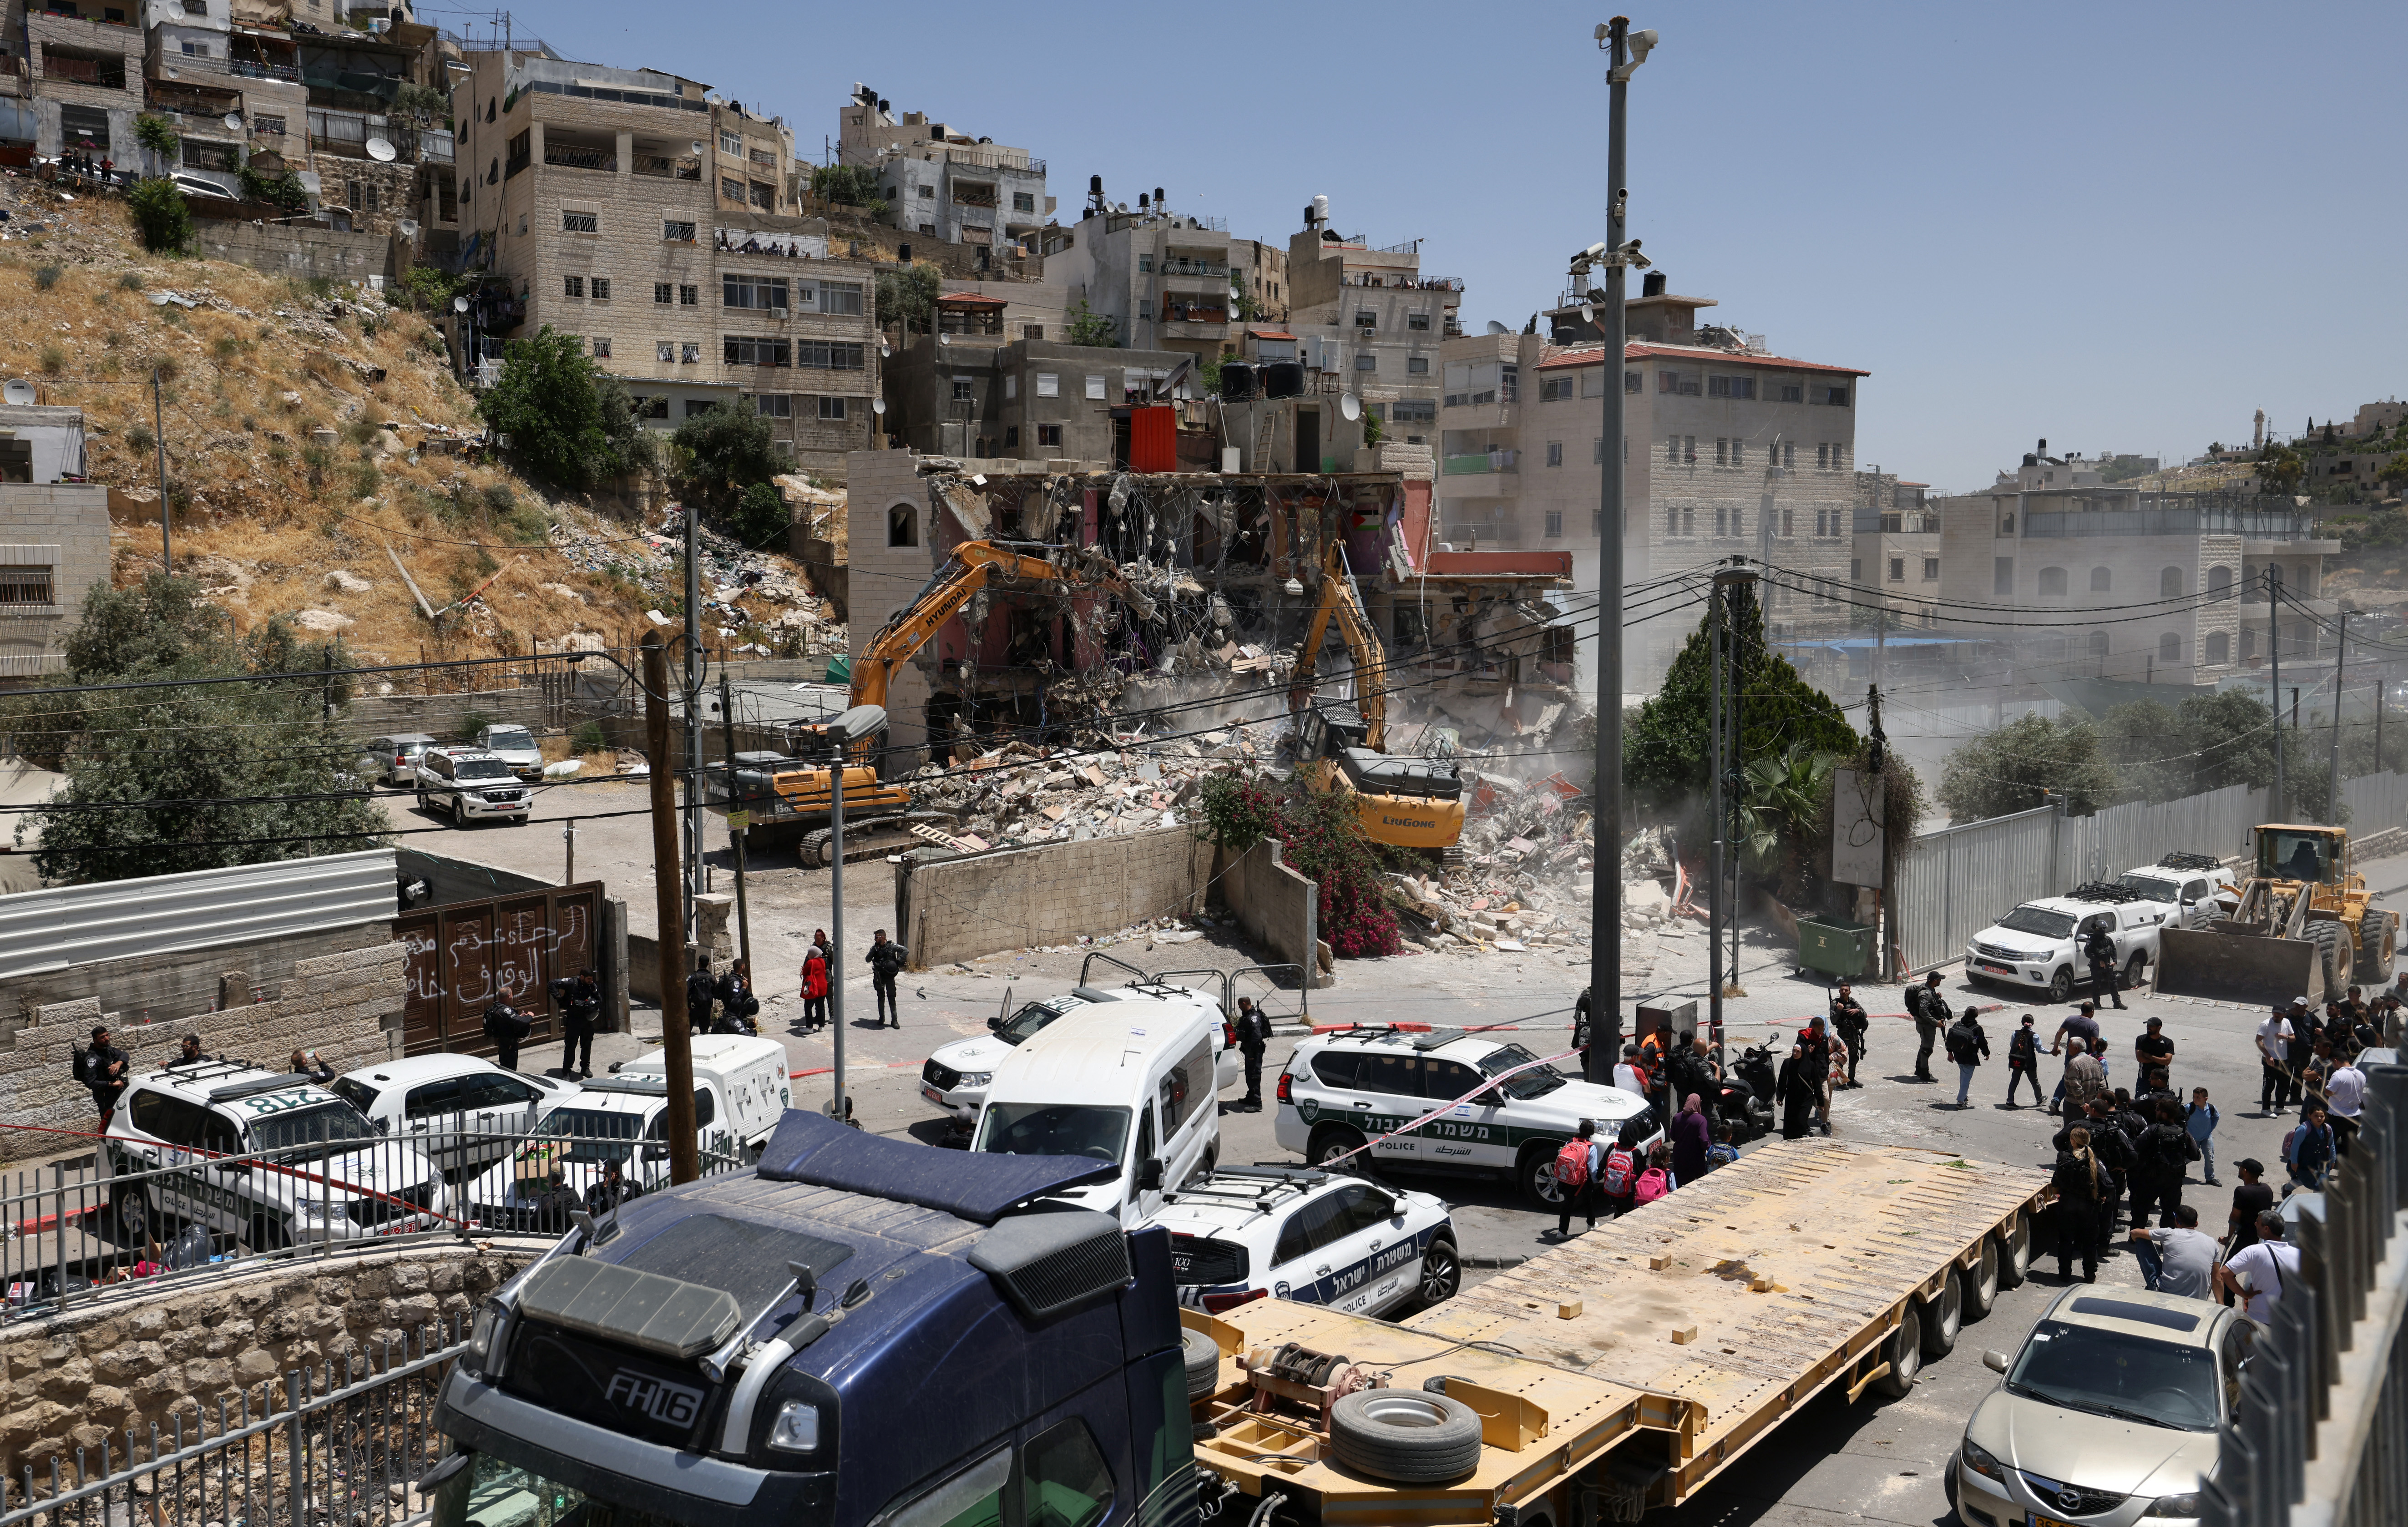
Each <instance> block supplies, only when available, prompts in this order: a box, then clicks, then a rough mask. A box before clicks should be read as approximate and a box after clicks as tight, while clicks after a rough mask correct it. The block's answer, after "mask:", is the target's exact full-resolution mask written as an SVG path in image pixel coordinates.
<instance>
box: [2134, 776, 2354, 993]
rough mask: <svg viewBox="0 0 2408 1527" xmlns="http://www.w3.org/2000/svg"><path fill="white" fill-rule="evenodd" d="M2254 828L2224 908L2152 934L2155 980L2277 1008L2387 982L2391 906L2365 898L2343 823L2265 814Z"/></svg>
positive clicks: (2163, 986)
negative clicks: (2231, 902) (2192, 923)
mask: <svg viewBox="0 0 2408 1527" xmlns="http://www.w3.org/2000/svg"><path fill="white" fill-rule="evenodd" d="M2254 835H2255V838H2256V842H2257V863H2256V864H2255V865H2254V866H2253V867H2252V871H2251V874H2250V878H2248V879H2246V880H2244V881H2243V882H2242V884H2241V886H2240V889H2239V891H2238V892H2237V895H2238V897H2239V900H2238V903H2237V905H2235V906H2233V907H2232V908H2231V910H2230V912H2229V915H2228V916H2225V917H2220V918H2215V919H2213V920H2210V921H2209V922H2208V924H2207V926H2205V927H2203V928H2176V927H2172V926H2171V925H2169V926H2168V927H2166V928H2165V929H2163V930H2161V931H2160V932H2159V933H2158V935H2157V990H2158V991H2159V992H2163V993H2165V994H2166V995H2168V996H2181V997H2206V998H2209V999H2211V1000H2214V1001H2220V1002H2241V1003H2251V1004H2255V1005H2257V1006H2266V1007H2279V1006H2284V1005H2285V1004H2286V1003H2288V1002H2289V1001H2290V1000H2291V999H2292V998H2293V997H2299V996H2304V997H2306V998H2307V999H2308V1001H2309V1003H2310V1004H2311V1005H2321V1004H2323V1003H2324V1002H2325V1001H2326V1000H2328V999H2329V998H2332V997H2338V996H2340V995H2341V994H2342V992H2343V989H2344V988H2346V987H2348V986H2349V985H2350V984H2351V983H2352V982H2356V983H2357V984H2358V985H2360V986H2365V987H2370V988H2373V987H2381V986H2386V985H2388V984H2389V983H2390V980H2391V965H2392V961H2393V959H2394V958H2395V956H2396V955H2397V954H2398V952H2399V948H2400V915H2399V914H2398V913H2396V912H2385V911H2379V910H2376V909H2374V908H2372V907H2371V906H2369V905H2368V901H2369V897H2368V894H2367V890H2366V878H2365V877H2364V876H2362V875H2359V874H2358V873H2357V872H2356V870H2355V869H2354V867H2353V866H2352V864H2351V863H2350V844H2349V832H2348V830H2347V829H2346V828H2342V827H2315V826H2307V825H2302V824H2300V823H2295V822H2268V823H2265V824H2263V825H2261V826H2259V827H2257V829H2256V830H2255V834H2254Z"/></svg>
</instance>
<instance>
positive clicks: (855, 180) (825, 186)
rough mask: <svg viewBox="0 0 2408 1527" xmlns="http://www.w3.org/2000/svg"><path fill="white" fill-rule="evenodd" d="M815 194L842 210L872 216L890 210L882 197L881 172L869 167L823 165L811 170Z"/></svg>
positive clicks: (812, 189)
mask: <svg viewBox="0 0 2408 1527" xmlns="http://www.w3.org/2000/svg"><path fill="white" fill-rule="evenodd" d="M811 194H812V195H814V196H817V197H818V198H819V199H820V200H822V201H824V202H830V203H833V204H835V205H836V206H838V207H860V208H862V209H863V210H864V211H866V212H867V213H868V214H869V215H870V216H871V217H873V218H874V217H876V216H878V215H879V214H880V213H881V212H883V211H885V210H886V203H885V201H884V200H883V199H882V197H881V196H880V195H879V194H878V172H877V171H876V170H873V169H871V168H870V167H869V166H868V165H867V164H822V165H819V166H818V167H816V168H815V169H813V170H812V171H811Z"/></svg>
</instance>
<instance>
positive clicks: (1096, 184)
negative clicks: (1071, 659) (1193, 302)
mask: <svg viewBox="0 0 2408 1527" xmlns="http://www.w3.org/2000/svg"><path fill="white" fill-rule="evenodd" d="M1103 193H1104V178H1103V177H1102V176H1100V175H1090V176H1088V177H1087V194H1088V195H1090V196H1100V195H1102V194H1103ZM830 809H831V810H833V809H834V807H830Z"/></svg>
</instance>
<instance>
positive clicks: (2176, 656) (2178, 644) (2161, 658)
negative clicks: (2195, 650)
mask: <svg viewBox="0 0 2408 1527" xmlns="http://www.w3.org/2000/svg"><path fill="white" fill-rule="evenodd" d="M2182 655H2183V639H2182V637H2181V636H2180V635H2177V634H2176V633H2174V632H2171V631H2169V632H2167V633H2166V634H2165V635H2162V636H2159V637H2158V638H2157V661H2158V662H2159V663H2180V662H2181V661H2182Z"/></svg>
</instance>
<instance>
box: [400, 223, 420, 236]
mask: <svg viewBox="0 0 2408 1527" xmlns="http://www.w3.org/2000/svg"><path fill="white" fill-rule="evenodd" d="M400 227H401V236H402V237H404V238H416V237H417V236H418V224H417V223H415V222H413V221H410V220H409V219H408V218H404V219H402V220H401V224H400Z"/></svg>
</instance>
